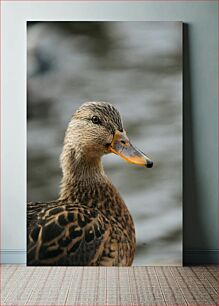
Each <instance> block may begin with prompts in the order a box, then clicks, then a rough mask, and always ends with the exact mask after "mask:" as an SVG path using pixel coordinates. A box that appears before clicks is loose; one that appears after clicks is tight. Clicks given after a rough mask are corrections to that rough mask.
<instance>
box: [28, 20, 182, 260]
mask: <svg viewBox="0 0 219 306" xmlns="http://www.w3.org/2000/svg"><path fill="white" fill-rule="evenodd" d="M181 51H182V24H181V23H178V22H28V27H27V85H28V86H27V97H28V104H27V106H28V134H27V149H28V161H27V163H28V195H27V197H28V201H49V200H53V199H56V198H57V195H58V192H59V183H60V180H61V169H60V166H59V155H60V153H61V150H62V144H63V137H64V132H65V129H66V126H67V124H68V122H69V120H70V118H71V115H72V114H73V112H74V110H75V109H76V108H77V107H78V106H80V105H81V104H82V103H83V102H85V101H96V100H103V101H108V102H110V103H112V104H114V105H115V106H116V107H117V108H118V109H119V111H120V113H121V114H122V117H123V122H124V126H125V128H126V130H127V134H128V136H129V138H130V139H131V141H132V143H133V144H135V145H136V146H137V147H139V148H140V149H141V150H142V151H144V152H145V153H146V154H147V155H149V156H150V157H151V158H152V159H153V161H154V167H153V168H152V169H145V168H142V167H138V166H135V165H131V164H127V163H126V162H125V161H123V160H122V159H120V158H119V157H118V156H114V155H113V154H110V155H107V156H106V157H104V158H103V163H104V166H105V170H106V172H107V174H108V176H109V177H110V178H111V180H112V181H113V183H114V185H115V186H116V187H117V188H118V190H119V191H120V193H121V195H122V196H123V198H124V200H125V202H126V204H127V206H128V208H129V210H130V211H131V213H132V216H133V219H134V222H135V227H136V235H137V250H136V255H135V260H134V265H180V264H181V263H182V54H181Z"/></svg>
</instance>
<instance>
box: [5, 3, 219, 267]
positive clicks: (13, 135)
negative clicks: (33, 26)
mask: <svg viewBox="0 0 219 306" xmlns="http://www.w3.org/2000/svg"><path fill="white" fill-rule="evenodd" d="M2 14H3V17H4V18H3V27H2V28H3V33H2V62H3V63H4V65H3V68H2V69H3V80H2V83H3V84H2V98H3V105H2V118H3V121H2V136H3V137H2V142H3V144H2V160H3V164H2V175H3V183H2V195H1V196H2V202H1V203H2V206H1V207H2V209H1V211H2V239H1V254H2V262H25V247H26V240H25V235H26V234H25V228H26V221H25V218H26V209H25V201H26V96H25V95H26V85H25V84H26V21H27V20H127V21H128V20H142V21H143V20H154V21H156V20H161V21H165V20H167V21H169V20H179V21H183V22H184V23H186V26H185V27H184V32H185V33H184V38H185V40H184V255H185V257H184V258H185V263H190V262H196V263H198V262H213V261H215V262H216V261H217V259H216V258H217V249H218V245H217V241H218V238H217V234H218V225H217V223H218V212H217V99H218V98H217V96H218V92H217V79H218V71H217V67H218V66H217V44H218V41H217V39H218V38H217V1H191V2H184V1H175V2H173V1H169V2H168V1H165V2H163V1H160V2H159V1H156V2H149V1H145V2H137V1H135V2H128V3H127V4H125V3H124V2H116V3H115V2H111V3H110V2H103V3H100V2H96V3H95V2H92V3H91V2H82V3H79V2H66V3H59V2H54V3H46V4H45V3H29V5H27V3H26V2H25V3H24V2H23V3H22V2H12V3H10V2H3V3H2ZM12 21H13V22H12Z"/></svg>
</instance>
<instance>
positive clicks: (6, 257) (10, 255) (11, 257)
mask: <svg viewBox="0 0 219 306" xmlns="http://www.w3.org/2000/svg"><path fill="white" fill-rule="evenodd" d="M0 263H1V264H25V263H26V250H12V249H10V250H0Z"/></svg>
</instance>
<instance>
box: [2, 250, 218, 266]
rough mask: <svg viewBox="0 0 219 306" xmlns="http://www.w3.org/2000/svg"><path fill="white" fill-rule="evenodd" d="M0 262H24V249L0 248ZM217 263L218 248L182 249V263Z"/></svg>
mask: <svg viewBox="0 0 219 306" xmlns="http://www.w3.org/2000/svg"><path fill="white" fill-rule="evenodd" d="M0 263H2V264H25V263H26V251H25V250H11V249H10V250H0ZM204 264H214V265H217V264H218V250H184V252H183V265H204Z"/></svg>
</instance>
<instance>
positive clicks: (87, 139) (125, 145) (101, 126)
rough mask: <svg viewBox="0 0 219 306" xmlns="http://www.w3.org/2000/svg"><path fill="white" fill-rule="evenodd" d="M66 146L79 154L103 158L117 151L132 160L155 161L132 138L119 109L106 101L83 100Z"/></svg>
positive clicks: (89, 157)
mask: <svg viewBox="0 0 219 306" xmlns="http://www.w3.org/2000/svg"><path fill="white" fill-rule="evenodd" d="M65 146H66V147H67V148H68V149H72V150H74V152H75V154H76V156H78V157H79V156H83V157H84V158H87V159H90V160H92V159H96V158H100V157H101V156H102V155H104V154H107V153H115V154H117V155H119V156H120V157H121V158H123V159H125V160H126V161H128V162H129V163H132V164H136V165H140V166H146V167H147V168H151V167H152V166H153V162H152V161H151V159H150V158H148V157H147V156H146V155H145V154H144V153H142V152H141V151H140V150H138V149H137V148H135V147H134V146H133V145H132V144H131V143H130V141H129V139H128V137H127V135H126V131H125V129H124V127H123V123H122V120H121V117H120V114H119V112H118V110H117V109H116V108H115V107H114V106H113V105H111V104H109V103H106V102H87V103H84V104H83V105H82V106H81V107H80V108H79V109H78V110H77V111H76V112H75V113H74V115H73V116H72V119H71V121H70V123H69V126H68V129H67V131H66V135H65Z"/></svg>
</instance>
